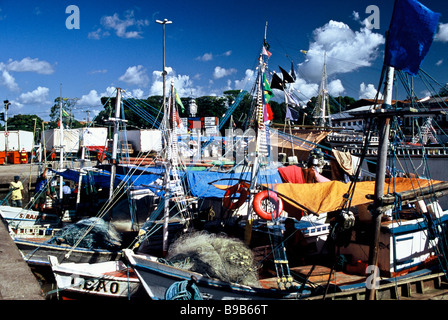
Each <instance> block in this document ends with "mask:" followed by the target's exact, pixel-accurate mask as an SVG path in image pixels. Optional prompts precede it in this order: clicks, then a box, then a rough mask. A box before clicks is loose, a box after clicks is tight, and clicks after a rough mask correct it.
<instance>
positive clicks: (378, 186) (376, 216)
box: [366, 66, 394, 300]
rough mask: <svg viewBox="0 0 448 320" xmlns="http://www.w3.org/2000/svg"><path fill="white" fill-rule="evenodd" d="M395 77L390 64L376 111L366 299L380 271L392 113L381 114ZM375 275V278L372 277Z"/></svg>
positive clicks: (370, 297) (372, 297)
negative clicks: (374, 167)
mask: <svg viewBox="0 0 448 320" xmlns="http://www.w3.org/2000/svg"><path fill="white" fill-rule="evenodd" d="M393 78H394V68H393V67H390V66H388V67H387V72H386V85H385V89H384V102H383V105H382V107H381V108H379V109H376V113H378V114H379V117H378V122H379V123H378V126H379V129H378V130H379V145H378V157H377V159H378V160H377V167H376V181H375V195H374V208H373V210H372V222H373V228H374V229H373V239H372V243H371V245H370V250H369V270H370V272H371V273H370V276H369V278H368V279H371V280H373V281H371V282H370V283H367V286H366V287H367V291H366V299H367V300H375V295H376V290H375V289H376V278H377V276H378V275H377V273H378V255H379V237H380V231H381V218H382V216H383V214H382V210H380V209H381V207H382V200H383V197H384V185H385V178H386V164H387V148H388V145H389V130H390V120H391V115H390V114H389V115H388V116H381V113H382V112H384V111H385V109H388V107H390V106H391V104H392V87H393ZM372 277H373V278H372Z"/></svg>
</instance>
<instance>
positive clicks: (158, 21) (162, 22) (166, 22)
mask: <svg viewBox="0 0 448 320" xmlns="http://www.w3.org/2000/svg"><path fill="white" fill-rule="evenodd" d="M156 22H157V23H158V24H161V25H162V27H163V69H162V70H163V71H162V77H163V107H165V77H166V70H165V25H166V24H171V23H173V21H169V20H168V19H164V20H163V21H161V20H156Z"/></svg>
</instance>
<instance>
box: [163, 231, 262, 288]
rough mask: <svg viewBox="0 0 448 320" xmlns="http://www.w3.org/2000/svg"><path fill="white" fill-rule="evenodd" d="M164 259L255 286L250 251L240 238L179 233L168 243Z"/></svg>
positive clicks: (256, 283) (255, 275)
mask: <svg viewBox="0 0 448 320" xmlns="http://www.w3.org/2000/svg"><path fill="white" fill-rule="evenodd" d="M166 259H167V260H168V262H170V263H171V264H173V265H175V266H176V267H179V268H182V269H185V270H189V271H194V272H197V273H200V274H202V275H204V276H208V277H210V278H216V279H219V280H221V281H226V282H234V283H239V284H243V285H248V286H259V282H258V273H257V268H256V266H255V263H254V256H253V253H252V251H251V250H250V249H249V248H248V247H247V246H246V245H245V244H244V243H243V242H241V241H240V240H238V239H233V238H229V237H228V236H226V235H223V234H209V233H206V232H195V233H191V234H186V235H183V236H182V237H180V238H179V239H177V240H176V241H175V242H174V243H173V244H172V245H171V247H170V249H169V252H168V256H167V257H166Z"/></svg>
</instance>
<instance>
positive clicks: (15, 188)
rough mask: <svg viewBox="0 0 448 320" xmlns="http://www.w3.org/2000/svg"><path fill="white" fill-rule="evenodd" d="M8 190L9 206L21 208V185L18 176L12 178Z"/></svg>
mask: <svg viewBox="0 0 448 320" xmlns="http://www.w3.org/2000/svg"><path fill="white" fill-rule="evenodd" d="M9 190H10V191H11V206H12V207H20V208H22V200H23V198H24V197H23V185H22V181H20V177H19V176H14V181H11V182H10V184H9Z"/></svg>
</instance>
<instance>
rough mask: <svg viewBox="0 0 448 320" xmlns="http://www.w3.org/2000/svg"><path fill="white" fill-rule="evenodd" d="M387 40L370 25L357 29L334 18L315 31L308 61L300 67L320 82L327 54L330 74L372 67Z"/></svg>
mask: <svg viewBox="0 0 448 320" xmlns="http://www.w3.org/2000/svg"><path fill="white" fill-rule="evenodd" d="M383 43H384V37H383V36H382V35H381V34H378V33H373V32H372V31H371V30H369V29H368V28H365V27H364V28H361V30H360V31H356V32H355V31H353V30H351V29H350V27H349V26H348V25H346V24H345V23H342V22H338V21H333V20H330V22H328V23H327V24H325V25H324V26H322V27H320V28H317V29H315V30H314V32H313V42H312V43H311V44H310V46H309V49H308V53H307V55H306V61H305V62H303V63H301V64H299V70H300V72H301V74H303V75H304V76H305V77H306V78H307V79H308V80H310V81H318V80H319V79H320V78H321V75H322V66H323V61H324V53H326V56H327V74H328V76H331V75H334V74H339V73H347V72H352V71H354V70H357V69H359V68H361V67H363V66H370V65H371V64H372V62H373V61H374V60H375V59H376V57H377V55H378V48H379V46H380V45H381V44H383Z"/></svg>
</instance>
